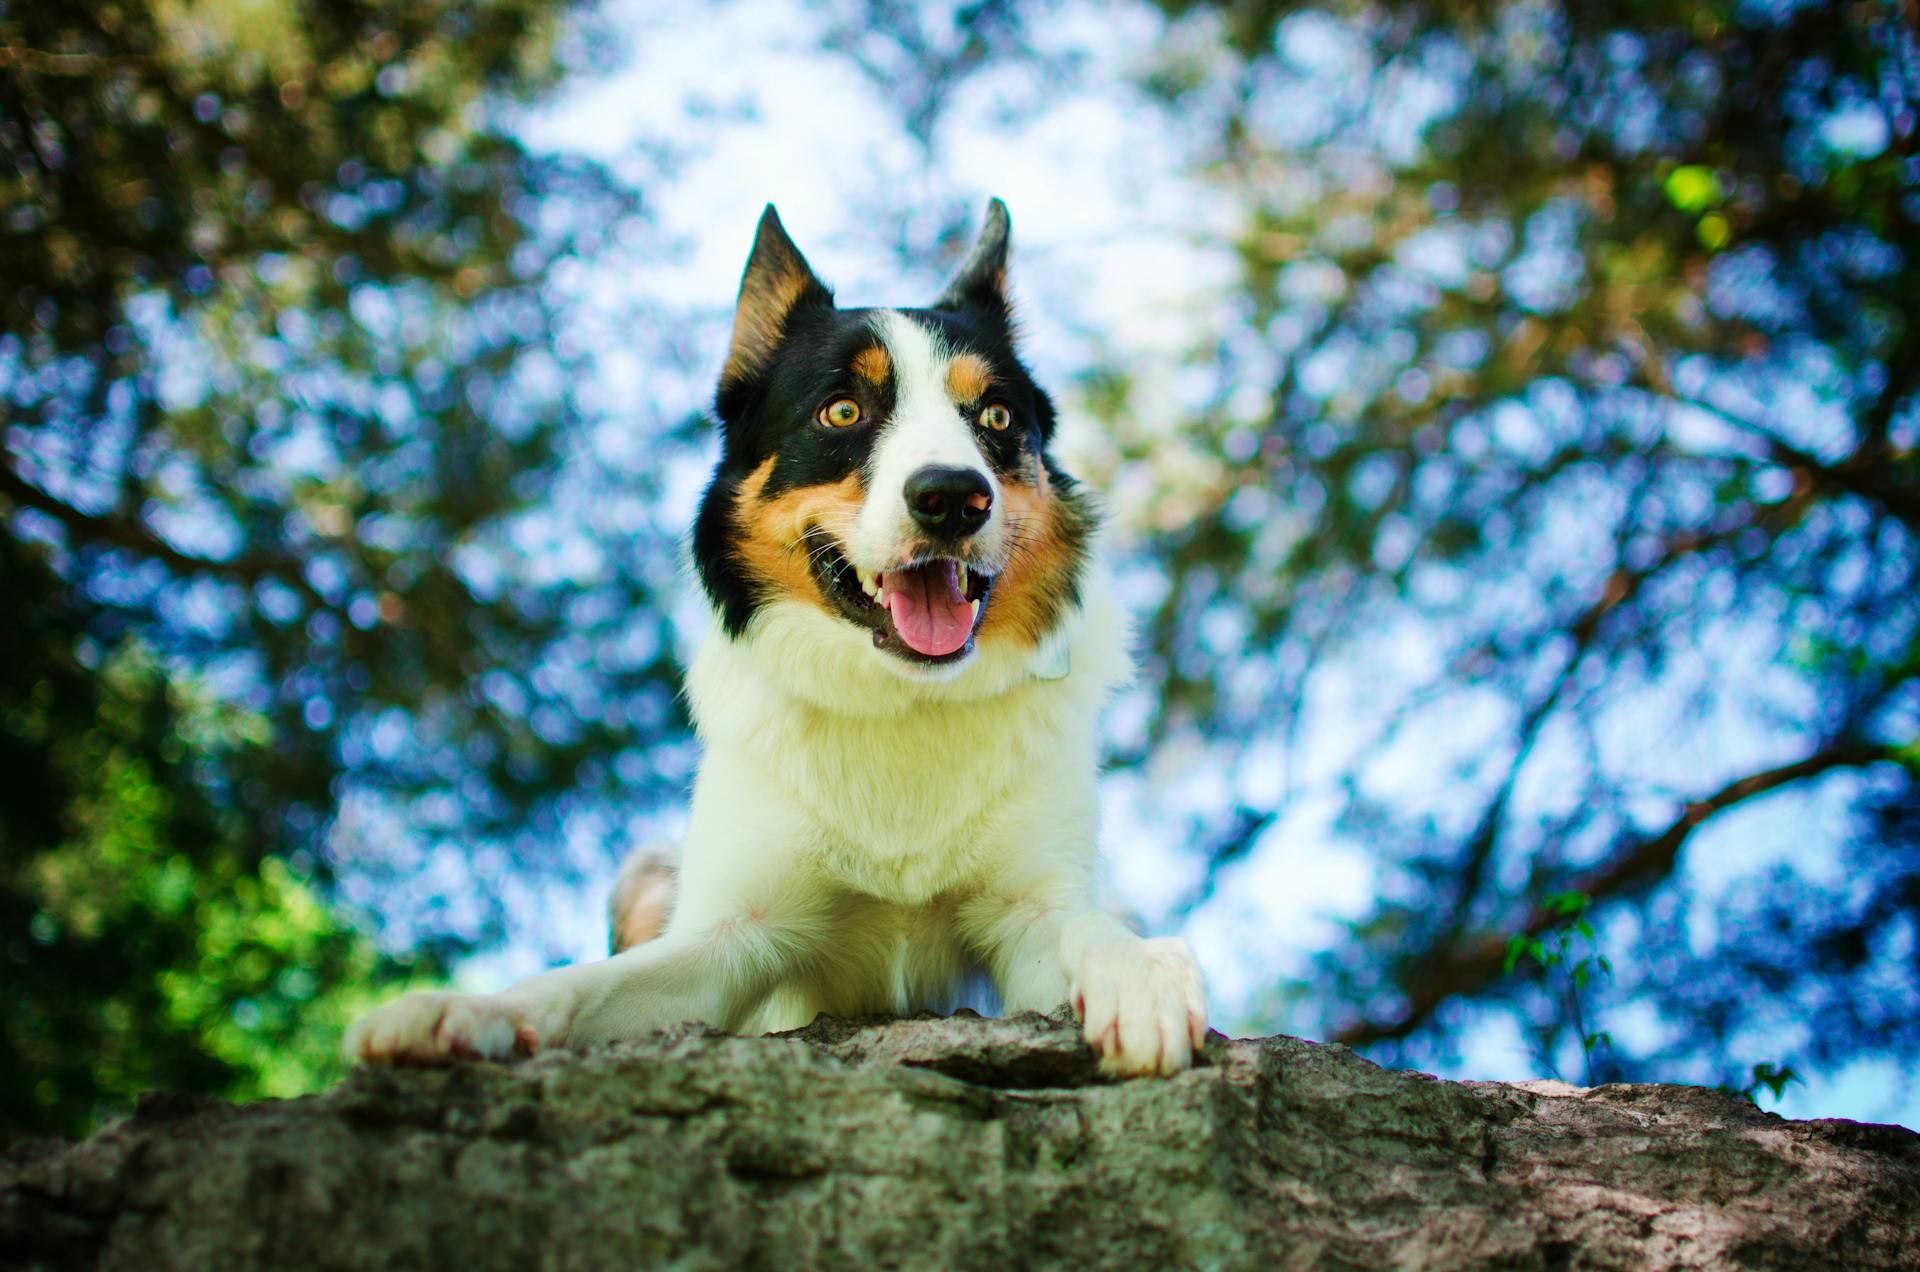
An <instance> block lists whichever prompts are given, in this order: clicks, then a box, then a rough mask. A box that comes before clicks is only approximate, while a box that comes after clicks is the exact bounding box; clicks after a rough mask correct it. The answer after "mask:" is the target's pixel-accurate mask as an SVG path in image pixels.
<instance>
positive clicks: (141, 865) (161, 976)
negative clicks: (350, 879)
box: [0, 543, 425, 1134]
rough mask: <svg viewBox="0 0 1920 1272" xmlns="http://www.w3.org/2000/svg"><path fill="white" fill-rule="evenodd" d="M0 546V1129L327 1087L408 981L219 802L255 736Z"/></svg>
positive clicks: (45, 1127) (258, 737)
mask: <svg viewBox="0 0 1920 1272" xmlns="http://www.w3.org/2000/svg"><path fill="white" fill-rule="evenodd" d="M0 550H3V551H4V552H5V556H4V557H3V558H0V560H4V563H5V568H4V569H0V584H4V590H5V594H6V596H7V598H8V602H9V606H8V621H7V623H6V624H5V625H4V626H3V627H0V686H3V689H0V703H5V704H7V705H6V707H5V708H4V709H0V773H3V774H4V776H0V791H3V793H4V799H0V843H4V844H5V845H7V847H8V849H9V851H8V852H7V853H6V855H5V857H4V858H3V859H0V930H4V931H5V932H6V933H7V937H6V944H5V946H4V947H0V958H3V961H4V965H5V968H6V983H7V989H8V1004H7V1012H6V1015H5V1018H4V1021H3V1022H0V1092H4V1094H3V1095H0V1133H10V1134H20V1133H25V1132H36V1131H38V1132H44V1131H52V1130H68V1131H71V1130H75V1129H78V1128H81V1127H83V1126H85V1125H87V1124H88V1123H89V1122H91V1121H94V1120H97V1119H98V1118H99V1117H100V1116H102V1115H104V1114H106V1113H109V1112H112V1111H124V1109H125V1108H126V1107H127V1106H129V1105H130V1104H131V1101H132V1099H133V1098H134V1097H135V1096H136V1095H138V1094H139V1093H140V1092H142V1091H145V1090H148V1089H150V1088H153V1087H174V1088H184V1089H188V1090H202V1091H217V1092H222V1093H225V1094H230V1095H277V1096H285V1095H297V1094H303V1093H306V1092H309V1091H313V1090H317V1089H319V1087H320V1086H321V1085H322V1084H324V1083H325V1082H326V1081H327V1080H329V1079H330V1078H332V1077H333V1076H335V1074H336V1073H337V1072H338V1062H337V1059H336V1057H337V1054H338V1041H339V1030H340V1029H341V1028H343V1027H344V1022H345V1020H346V1018H347V1017H349V1016H351V1015H352V1014H354V1013H356V1012H357V1011H358V1010H359V1009H361V1008H362V1007H363V1006H364V1005H365V1004H366V1000H367V998H368V996H369V995H370V994H372V993H374V992H376V991H377V990H379V989H381V988H383V987H389V988H390V987H393V986H396V985H398V984H400V983H402V982H403V981H404V980H405V979H407V978H408V971H407V969H406V967H405V966H404V965H402V964H397V963H395V962H394V961H393V960H391V959H388V958H385V957H383V956H381V955H380V954H379V953H378V952H377V951H376V950H375V948H374V947H373V945H372V943H371V942H370V941H369V940H368V939H367V938H366V937H365V936H363V935H361V934H360V933H358V932H356V931H354V930H353V929H352V928H351V927H349V926H348V925H347V924H345V923H344V922H343V921H342V920H341V919H340V918H338V917H337V916H335V915H334V914H333V913H332V912H331V911H330V910H329V909H328V908H327V907H326V906H325V905H324V904H322V902H321V901H320V899H319V898H318V897H317V896H316V894H315V892H314V890H313V888H312V886H311V884H310V882H309V881H307V880H304V879H302V878H300V877H299V876H297V875H296V874H295V873H294V872H293V871H292V870H291V869H290V868H289V867H288V866H287V864H286V863H285V862H284V861H282V860H280V859H278V858H273V857H266V858H264V859H263V858H262V857H261V855H260V852H259V848H258V845H257V844H255V843H254V842H252V841H251V840H250V839H249V836H248V834H247V829H246V823H245V821H244V820H243V819H242V818H240V817H239V816H237V815H236V813H235V811H234V810H233V809H232V808H231V807H223V805H224V804H226V803H227V800H226V799H225V798H224V797H225V794H226V793H225V792H224V791H222V790H221V789H220V784H219V775H220V774H221V773H223V772H228V771H233V770H234V769H236V768H239V767H241V766H242V764H243V763H244V761H242V760H240V759H239V756H240V755H241V754H242V753H244V752H247V751H249V750H253V749H258V748H260V747H262V746H263V745H264V744H265V742H266V737H267V730H266V728H265V726H264V722H263V721H262V720H261V719H260V718H259V717H258V716H257V715H252V714H248V713H244V712H239V711H236V710H234V709H232V708H230V707H227V706H224V705H222V704H220V703H218V702H217V701H214V700H212V699H211V698H209V697H208V696H207V695H206V694H204V692H196V691H195V690H193V689H192V687H191V686H190V685H186V684H183V683H180V682H178V681H170V680H169V679H168V677H167V675H166V674H165V672H164V670H163V669H162V668H161V667H160V666H159V665H158V663H157V662H156V661H155V660H154V658H153V657H152V656H151V655H150V654H148V653H147V652H146V651H145V650H144V648H143V647H142V646H141V645H140V644H139V643H138V642H137V641H131V640H130V641H127V642H125V643H123V644H122V645H121V646H120V647H119V648H118V649H116V650H114V651H112V652H111V653H103V652H102V650H101V648H100V647H99V646H98V645H97V644H96V643H93V642H92V641H90V640H89V639H88V638H87V637H85V636H83V635H78V634H77V631H76V628H77V626H78V625H77V624H75V622H74V615H73V614H72V613H71V612H70V610H69V609H68V608H67V598H66V597H65V596H64V595H63V590H64V589H63V588H62V586H61V584H60V581H59V580H58V579H57V578H55V577H54V576H53V575H52V574H51V573H50V572H49V571H47V570H46V568H45V566H44V563H43V562H42V561H41V560H40V559H39V554H38V553H37V552H36V551H35V550H34V549H33V548H32V547H30V546H28V545H21V544H16V543H8V544H6V545H5V546H4V549H0ZM22 848H26V849H30V851H22V850H21V849H22ZM423 970H425V969H423Z"/></svg>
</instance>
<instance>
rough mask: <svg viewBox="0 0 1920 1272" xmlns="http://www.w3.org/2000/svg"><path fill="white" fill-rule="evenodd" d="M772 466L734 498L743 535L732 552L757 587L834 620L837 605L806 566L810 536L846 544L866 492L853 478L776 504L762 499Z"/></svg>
mask: <svg viewBox="0 0 1920 1272" xmlns="http://www.w3.org/2000/svg"><path fill="white" fill-rule="evenodd" d="M772 472H773V461H772V460H771V459H769V460H767V461H766V462H765V463H763V464H761V465H760V467H758V468H756V469H754V470H753V472H752V473H751V474H749V475H748V477H747V479H746V480H745V481H743V482H741V483H740V493H739V494H738V495H737V496H735V498H734V505H733V508H734V519H735V524H736V526H737V527H738V530H739V533H738V535H737V536H736V537H735V539H734V545H733V550H734V552H735V553H736V554H737V555H738V556H739V558H740V563H741V564H742V565H743V566H744V567H745V568H746V571H747V574H748V576H749V577H751V578H752V579H753V580H754V581H755V582H757V583H759V584H760V585H761V586H762V587H764V588H766V589H767V591H768V592H769V593H770V594H771V595H772V596H774V597H790V598H792V599H793V600H796V601H805V602H806V603H807V604H809V605H812V606H814V607H815V608H817V609H820V610H823V611H825V612H826V613H829V614H835V613H837V611H836V610H835V609H834V606H833V603H832V602H831V601H829V600H828V599H827V598H826V597H825V596H824V595H822V594H821V591H820V585H819V584H818V583H817V582H816V581H815V580H814V577H813V570H812V569H811V568H810V567H809V564H808V561H807V545H806V542H805V536H806V533H807V531H808V530H811V529H813V528H814V527H816V526H817V527H820V528H821V529H824V530H826V531H827V532H828V533H829V534H831V535H832V536H833V538H834V540H835V541H836V542H842V543H843V542H845V541H846V536H847V531H848V530H849V529H850V528H851V527H852V525H853V519H854V517H855V516H857V515H858V514H859V512H860V502H861V500H863V499H864V498H865V497H866V490H865V488H864V487H863V486H862V485H861V483H860V474H858V473H849V474H847V476H845V477H843V478H841V479H840V480H839V481H837V482H835V483H833V484H832V485H830V486H802V487H800V488H798V489H796V490H788V491H784V492H782V493H781V494H778V495H775V496H773V497H772V498H771V499H767V498H762V496H761V493H760V492H761V491H763V490H764V489H766V485H767V478H768V476H769V475H770V474H771V473H772Z"/></svg>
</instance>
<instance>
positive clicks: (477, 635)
mask: <svg viewBox="0 0 1920 1272" xmlns="http://www.w3.org/2000/svg"><path fill="white" fill-rule="evenodd" d="M1915 26H1916V22H1915V6H1914V4H1913V3H1912V0H1904V2H1899V3H1846V4H1820V3H1792V2H1786V0H1782V2H1778V3H1757V2H1756V3H1711V2H1709V3H1689V4H1666V3H1658V2H1651V3H1642V4H1634V5H1599V4H1589V3H1582V2H1568V3H1548V2H1545V0H1539V2H1530V0H1488V2H1486V3H1476V2H1464V3H1446V4H1440V3H1433V4H1424V3H1415V4H1404V5H1392V6H1381V5H1372V4H1357V3H1343V2H1341V0H1329V2H1328V3H1324V4H1318V5H1313V4H1300V5H1295V4H1285V3H1265V2H1262V0H1240V2H1236V3H1226V4H1208V3H1181V2H1178V0H1174V2H1169V3H1162V4H1158V5H1155V4H1150V3H1145V2H1144V0H1123V2H1119V3H1094V2H1087V0H1005V2H996V0H976V2H973V3H962V4H951V3H934V4H918V3H914V4H908V3H895V2H892V0H817V2H816V3H799V2H797V0H755V2H752V3H749V2H747V0H734V2H732V3H672V2H663V3H640V2H639V0H634V2H632V3H620V2H617V0H613V2H610V3H607V4H604V5H601V6H598V7H592V8H581V7H574V6H570V5H566V4H554V3H546V2H544V0H463V2H460V3H454V2H453V0H375V2H371V3H352V2H345V0H340V2H332V0H328V2H319V0H114V2H111V3H98V2H95V0H69V2H68V3H60V4H55V3H47V2H44V0H27V2H25V3H23V2H21V0H0V156H3V158H4V162H0V412H4V416H3V419H4V426H3V427H4V447H3V448H0V984H3V987H4V1010H0V1136H7V1137H11V1136H19V1135H33V1134H44V1133H74V1132H77V1131H81V1130H83V1129H85V1128H86V1127H88V1126H90V1125H93V1124H95V1123H97V1122H98V1121H99V1120H100V1119H102V1118H105V1117H108V1116H111V1115H113V1114H115V1113H117V1112H119V1111H122V1110H124V1109H125V1108H127V1107H128V1106H129V1104H130V1103H131V1101H132V1100H133V1098H134V1097H135V1096H136V1095H137V1094H138V1093H139V1092H140V1091H142V1090H145V1089H148V1088H151V1087H167V1088H174V1089H183V1090H191V1091H209V1092H217V1093H222V1094H227V1095H233V1096H240V1097H247V1096H259V1095H286V1094H295V1093H299V1092H302V1091H308V1090H312V1089H315V1088H316V1087H318V1086H321V1085H324V1084H325V1083H326V1082H328V1081H330V1080H332V1078H333V1077H334V1076H336V1075H337V1062H336V1061H335V1060H334V1058H333V1055H334V1047H335V1045H336V1040H337V1037H338V1033H339V1031H340V1029H341V1028H342V1027H343V1025H344V1024H345V1022H346V1021H347V1020H348V1019H349V1018H350V1017H351V1016H352V1015H354V1014H355V1013H356V1012H358V1011H360V1010H362V1009H363V1008H364V1007H365V1006H366V1005H367V1004H368V1003H369V1002H371V1001H374V1000H376V999H378V998H380V997H382V996H384V995H387V994H391V993H394V992H397V991H398V990H399V989H400V988H402V987H404V986H406V985H409V984H427V983H440V982H445V981H449V980H451V981H453V982H455V983H459V984H463V985H467V986H469V987H472V988H479V989H485V988H493V987H496V986H498V985H500V984H503V983H505V982H506V981H508V980H510V979H511V978H513V977H515V976H518V975H523V974H526V973H528V972H531V971H533V970H536V969H538V968H541V967H544V966H547V965H550V964H552V963H555V962H558V961H562V960H570V959H575V958H582V957H591V956H593V955H595V954H597V953H599V952H601V951H602V950H603V949H604V946H605V940H606V933H605V927H604V921H603V919H602V916H601V911H600V906H601V903H602V898H603V897H604V894H605V891H606V887H607V884H608V881H609V879H610V877H611V874H612V871H613V868H614V866H615V864H616V863H617V861H618V859H619V857H620V856H621V855H622V853H624V852H625V851H626V850H627V848H628V847H629V846H631V845H632V844H634V843H635V842H636V841H639V840H645V839H654V838H659V837H671V836H672V835H674V834H675V833H676V831H677V830H678V828H679V826H680V825H681V824H682V818H683V813H682V809H681V802H682V799H683V793H684V789H685V786H686V783H687V781H688V778H689V776H690V773H691V771H692V768H693V766H694V763H695V761H696V758H697V754H696V750H695V748H694V746H693V744H692V743H691V741H690V739H689V736H688V731H687V721H686V716H685V712H684V709H683V707H682V705H681V703H680V701H679V699H678V697H677V694H678V689H679V683H680V675H681V672H682V669H683V667H684V666H685V663H686V659H687V657H688V651H689V650H690V648H691V647H692V645H693V643H694V642H695V641H697V640H698V639H699V638H700V635H701V606H700V603H699V600H698V596H697V592H696V591H695V590H694V589H693V588H692V587H691V586H690V585H689V583H688V582H687V580H686V577H685V575H684V573H683V571H682V569H681V565H680V542H681V537H682V531H683V528H684V527H685V526H686V525H687V523H688V520H689V518H690V514H691V510H692V508H693V505H694V502H695V500H696V499H697V497H698V493H699V490H700V485H701V482H702V480H703V477H704V474H705V470H706V468H707V466H708V465H709V464H710V463H711V461H712V457H713V455H714V453H715V440H714V437H713V433H712V428H711V425H710V423H709V422H708V420H707V418H706V415H705V412H706V409H707V403H708V395H709V393H710V389H711V382H712V379H713V376H714V374H715V371H716V368H717V366H718V364H719V361H720V357H721V353H722V351H723V349H724V346H725V340H726V332H727V326H728V321H729V316H730V302H731V299H732V294H733V290H734V288H735V286H736V283H737V279H738V274H739V270H740V267H741V265H742V263H743V262H744V258H745V254H746V249H747V246H748V243H749V241H750V238H751V233H752V227H753V223H754V220H755V218H756V217H757V216H758V214H759V210H760V208H761V205H762V204H763V203H765V202H766V201H768V200H772V201H774V202H776V203H777V204H778V205H779V207H780V210H781V213H782V215H783V217H784V218H785V220H786V223H787V225H788V227H789V228H790V230H791V231H792V232H793V234H794V235H795V237H796V238H797V239H798V241H799V242H800V243H801V245H802V246H803V248H805V250H807V252H808V253H809V256H810V257H811V259H812V261H813V263H814V265H815V266H816V268H817V269H818V270H819V271H820V272H821V273H822V274H823V275H824V276H825V277H827V278H828V280H829V281H830V282H833V283H834V284H836V286H837V287H838V289H839V295H840V297H841V299H842V300H843V302H847V303H854V304H862V303H878V304H887V303H912V302H916V301H923V300H925V299H926V298H929V297H931V296H932V295H933V294H934V292H935V291H936V289H937V286H938V284H939V282H940V280H941V278H942V277H943V275H944V273H945V272H946V271H947V270H948V269H950V268H951V267H952V266H953V265H954V263H955V262H956V261H957V259H958V256H959V254H960V253H961V252H962V251H963V250H964V248H965V246H966V243H967V241H968V236H969V235H970V233H971V232H972V231H973V229H974V228H975V226H976V225H977V221H978V217H979V215H980V211H981V209H982V207H983V205H984V202H985V199H986V198H987V196H989V195H991V194H998V195H1000V196H1001V197H1003V198H1005V199H1006V200H1007V202H1008V203H1009V205H1010V206H1011V208H1012V212H1013V221H1014V234H1015V250H1016V267H1015V285H1016V288H1017V295H1018V299H1019V305H1020V311H1021V315H1022V318H1023V321H1024V330H1025V345H1024V348H1025V349H1026V351H1027V353H1028V355H1029V360H1030V361H1031V362H1032V363H1033V365H1034V366H1035V367H1036V369H1037V370H1038V372H1039V373H1040V375H1041V377H1042V379H1043V381H1045V382H1047V383H1049V384H1051V385H1053V386H1055V388H1056V392H1057V396H1058V398H1059V399H1060V401H1061V403H1062V405H1063V407H1064V408H1065V413H1066V415H1067V417H1068V419H1067V423H1066V425H1065V427H1064V429H1063V434H1062V438H1061V443H1060V446H1061V450H1062V453H1063V457H1064V458H1065V460H1066V462H1067V463H1068V464H1069V466H1070V467H1072V468H1074V469H1075V470H1077V471H1079V472H1081V473H1083V474H1084V475H1085V476H1086V477H1088V478H1089V479H1090V480H1091V481H1092V482H1093V483H1095V484H1096V485H1097V486H1098V487H1099V488H1101V489H1102V490H1104V491H1105V492H1106V493H1107V498H1108V506H1109V509H1110V513H1111V518H1112V522H1113V531H1114V542H1115V551H1116V555H1117V559H1118V561H1119V564H1120V575H1119V579H1118V583H1117V586H1119V587H1120V588H1121V589H1122V590H1123V591H1124V593H1125V599H1126V602H1127V604H1128V606H1129V608H1130V609H1131V610H1132V611H1133V612H1134V613H1136V614H1137V615H1138V616H1139V620H1140V625H1139V646H1140V650H1141V654H1142V666H1143V672H1142V675H1141V677H1140V680H1139V683H1138V685H1137V686H1136V687H1135V688H1133V689H1132V690H1131V691H1130V692H1128V693H1127V694H1126V695H1125V696H1124V697H1123V698H1122V699H1121V700H1120V701H1119V702H1118V704H1117V705H1116V709H1115V710H1114V711H1113V712H1112V716H1111V721H1110V725H1109V729H1108V733H1107V738H1108V746H1109V759H1110V764H1111V773H1110V776H1109V777H1108V779H1107V782H1106V785H1105V788H1104V789H1105V804H1106V813H1107V819H1106V829H1105V832H1104V838H1105V842H1106V848H1107V855H1108V858H1109V860H1110V864H1111V884H1112V887H1113V889H1114V892H1115V894H1116V896H1117V898H1118V900H1119V901H1120V902H1121V903H1123V904H1125V905H1127V906H1128V907H1130V908H1131V909H1133V910H1134V911H1135V912H1136V913H1137V914H1138V915H1139V916H1140V917H1141V919H1142V920H1143V922H1144V923H1145V924H1146V925H1147V926H1148V927H1149V928H1151V929H1153V930H1155V931H1168V932H1181V933H1184V934H1185V935H1186V936H1187V937H1189V938H1190V939H1191V940H1192V941H1193V943H1194V944H1195V946H1196V948H1197V949H1198V951H1199V954H1200V957H1201V960H1202V962H1203V964H1204V965H1205V966H1206V967H1207V969H1208V971H1209V974H1210V976H1211V979H1212V993H1213V999H1214V1011H1215V1015H1216V1020H1217V1023H1218V1024H1219V1025H1220V1026H1222V1027H1224V1028H1226V1029H1227V1030H1228V1031H1229V1032H1234V1033H1252V1032H1274V1031H1288V1032H1293V1033H1298V1034H1303V1035H1306V1036H1309V1037H1314V1038H1322V1039H1338V1040H1341V1041H1344V1042H1347V1043H1350V1044H1352V1045H1354V1046H1357V1047H1360V1048H1363V1049H1364V1050H1365V1052H1366V1053H1367V1054H1368V1055H1370V1056H1372V1057H1374V1058H1376V1059H1378V1060H1380V1061H1382V1062H1385V1063H1390V1064H1396V1065H1411V1066H1418V1067H1421V1068H1425V1069H1428V1070H1432V1071H1436V1072H1440V1073H1443V1074H1448V1075H1453V1076H1468V1077H1481V1078H1503V1077H1521V1076H1539V1075H1559V1076H1561V1077H1564V1078H1567V1079H1569V1080H1572V1081H1579V1082H1587V1081H1609V1080H1631V1081H1655V1080H1657V1081H1685V1082H1699V1083H1707V1084H1716V1085H1724V1086H1728V1087H1731V1088H1733V1089H1735V1090H1742V1091H1745V1092H1747V1093H1748V1094H1750V1095H1752V1096H1753V1097H1754V1098H1755V1099H1757V1100H1758V1101H1759V1102H1760V1103H1762V1105H1763V1106H1765V1107H1768V1108H1778V1109H1780V1110H1781V1111H1782V1112H1785V1113H1788V1114H1790V1115H1795V1116H1812V1115H1837V1116H1849V1117H1858V1118H1866V1119H1877V1120H1898V1121H1902V1122H1905V1123H1906V1124H1908V1125H1915V1126H1920V1087H1916V1084H1915V1081H1914V1077H1915V1072H1916V1070H1915V1062H1916V1057H1920V787H1916V777H1920V743H1917V741H1916V740H1917V739H1920V612H1917V610H1920V587H1916V572H1917V571H1920V544H1917V543H1916V532H1920V457H1917V456H1916V452H1915V446H1916V441H1920V326H1916V322H1915V318H1916V309H1917V308H1920V228H1917V226H1920V151H1917V150H1916V134H1917V131H1920V122H1917V119H1916V109H1917V103H1920V45H1917V44H1916V36H1915Z"/></svg>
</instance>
